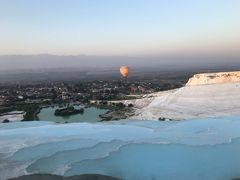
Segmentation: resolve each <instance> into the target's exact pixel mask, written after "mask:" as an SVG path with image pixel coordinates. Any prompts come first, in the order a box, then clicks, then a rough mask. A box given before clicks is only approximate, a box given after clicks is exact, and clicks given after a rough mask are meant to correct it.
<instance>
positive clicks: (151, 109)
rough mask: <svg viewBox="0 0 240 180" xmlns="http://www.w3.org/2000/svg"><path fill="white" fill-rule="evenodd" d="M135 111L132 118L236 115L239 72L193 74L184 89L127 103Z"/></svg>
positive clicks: (239, 104)
mask: <svg viewBox="0 0 240 180" xmlns="http://www.w3.org/2000/svg"><path fill="white" fill-rule="evenodd" d="M126 103H133V104H134V107H135V108H136V111H135V115H134V116H133V117H132V119H144V120H157V119H159V118H166V119H173V120H183V119H195V118H207V117H221V116H229V115H233V116H234V115H236V116H238V115H240V71H239V72H225V73H223V72H221V73H209V74H207V73H206V74H197V75H195V76H193V77H192V78H190V80H189V81H188V83H187V84H186V86H184V87H182V88H179V89H175V90H172V91H164V92H159V93H155V94H154V96H152V95H148V96H146V97H145V98H143V99H137V100H132V101H127V102H126Z"/></svg>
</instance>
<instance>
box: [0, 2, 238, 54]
mask: <svg viewBox="0 0 240 180" xmlns="http://www.w3.org/2000/svg"><path fill="white" fill-rule="evenodd" d="M239 32H240V1H239V0H39V1H34V0H0V55H14V54H18V55H19V54H20V55H21V54H24V55H28V54H54V55H100V56H103V55H104V56H131V55H133V56H138V55H156V54H160V55H161V54H175V53H176V54H178V53H183V54H191V53H193V54H194V53H217V54H218V53H236V54H238V53H239V48H240V33H239Z"/></svg>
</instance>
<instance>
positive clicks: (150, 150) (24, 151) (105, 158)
mask: <svg viewBox="0 0 240 180" xmlns="http://www.w3.org/2000/svg"><path fill="white" fill-rule="evenodd" d="M239 152H240V118H239V117H224V118H210V119H197V120H188V121H181V122H158V121H137V120H131V121H130V120H125V121H114V122H99V123H70V124H55V123H52V122H44V121H42V122H18V123H9V124H1V125H0V174H1V175H2V179H6V178H9V177H13V176H19V175H23V174H25V173H54V174H60V175H64V176H71V175H77V174H86V173H98V174H105V175H111V176H115V177H119V178H123V179H126V180H128V179H129V180H135V179H144V180H145V179H147V180H148V179H170V180H171V179H180V180H182V179H184V180H185V179H194V180H195V179H196V180H204V179H206V180H225V179H231V178H233V177H240V155H239Z"/></svg>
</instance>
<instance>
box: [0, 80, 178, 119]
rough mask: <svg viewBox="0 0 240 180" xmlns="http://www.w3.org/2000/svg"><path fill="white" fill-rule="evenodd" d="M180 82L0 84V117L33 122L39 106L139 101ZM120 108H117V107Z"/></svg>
mask: <svg viewBox="0 0 240 180" xmlns="http://www.w3.org/2000/svg"><path fill="white" fill-rule="evenodd" d="M182 85H183V82H182V81H176V83H168V82H166V83H162V82H159V81H155V80H153V81H145V80H141V81H136V80H128V79H121V80H112V81H110V80H108V81H100V80H92V81H81V82H40V83H25V84H23V83H22V84H20V83H18V84H1V87H0V114H1V115H2V114H4V113H8V112H11V111H23V112H25V115H24V120H36V119H37V116H36V115H37V113H38V112H39V110H40V107H44V106H53V105H59V106H60V107H61V106H66V104H82V105H87V106H90V105H94V102H97V101H98V102H99V101H100V102H102V105H106V102H107V101H117V100H124V99H132V98H138V97H139V95H141V94H150V93H154V92H157V91H163V90H167V89H174V88H178V87H181V86H182ZM118 107H119V106H118Z"/></svg>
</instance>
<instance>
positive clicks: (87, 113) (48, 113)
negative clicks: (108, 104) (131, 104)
mask: <svg viewBox="0 0 240 180" xmlns="http://www.w3.org/2000/svg"><path fill="white" fill-rule="evenodd" d="M74 107H75V108H76V109H79V108H80V107H79V106H74ZM57 108H59V107H47V108H43V109H42V110H41V111H40V113H39V114H38V118H39V120H40V121H54V122H60V123H64V122H98V121H100V120H101V118H100V117H99V115H100V114H104V113H106V112H107V110H105V109H98V108H95V107H89V108H85V109H84V113H83V114H75V115H71V116H55V115H54V112H55V110H56V109H57Z"/></svg>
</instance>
